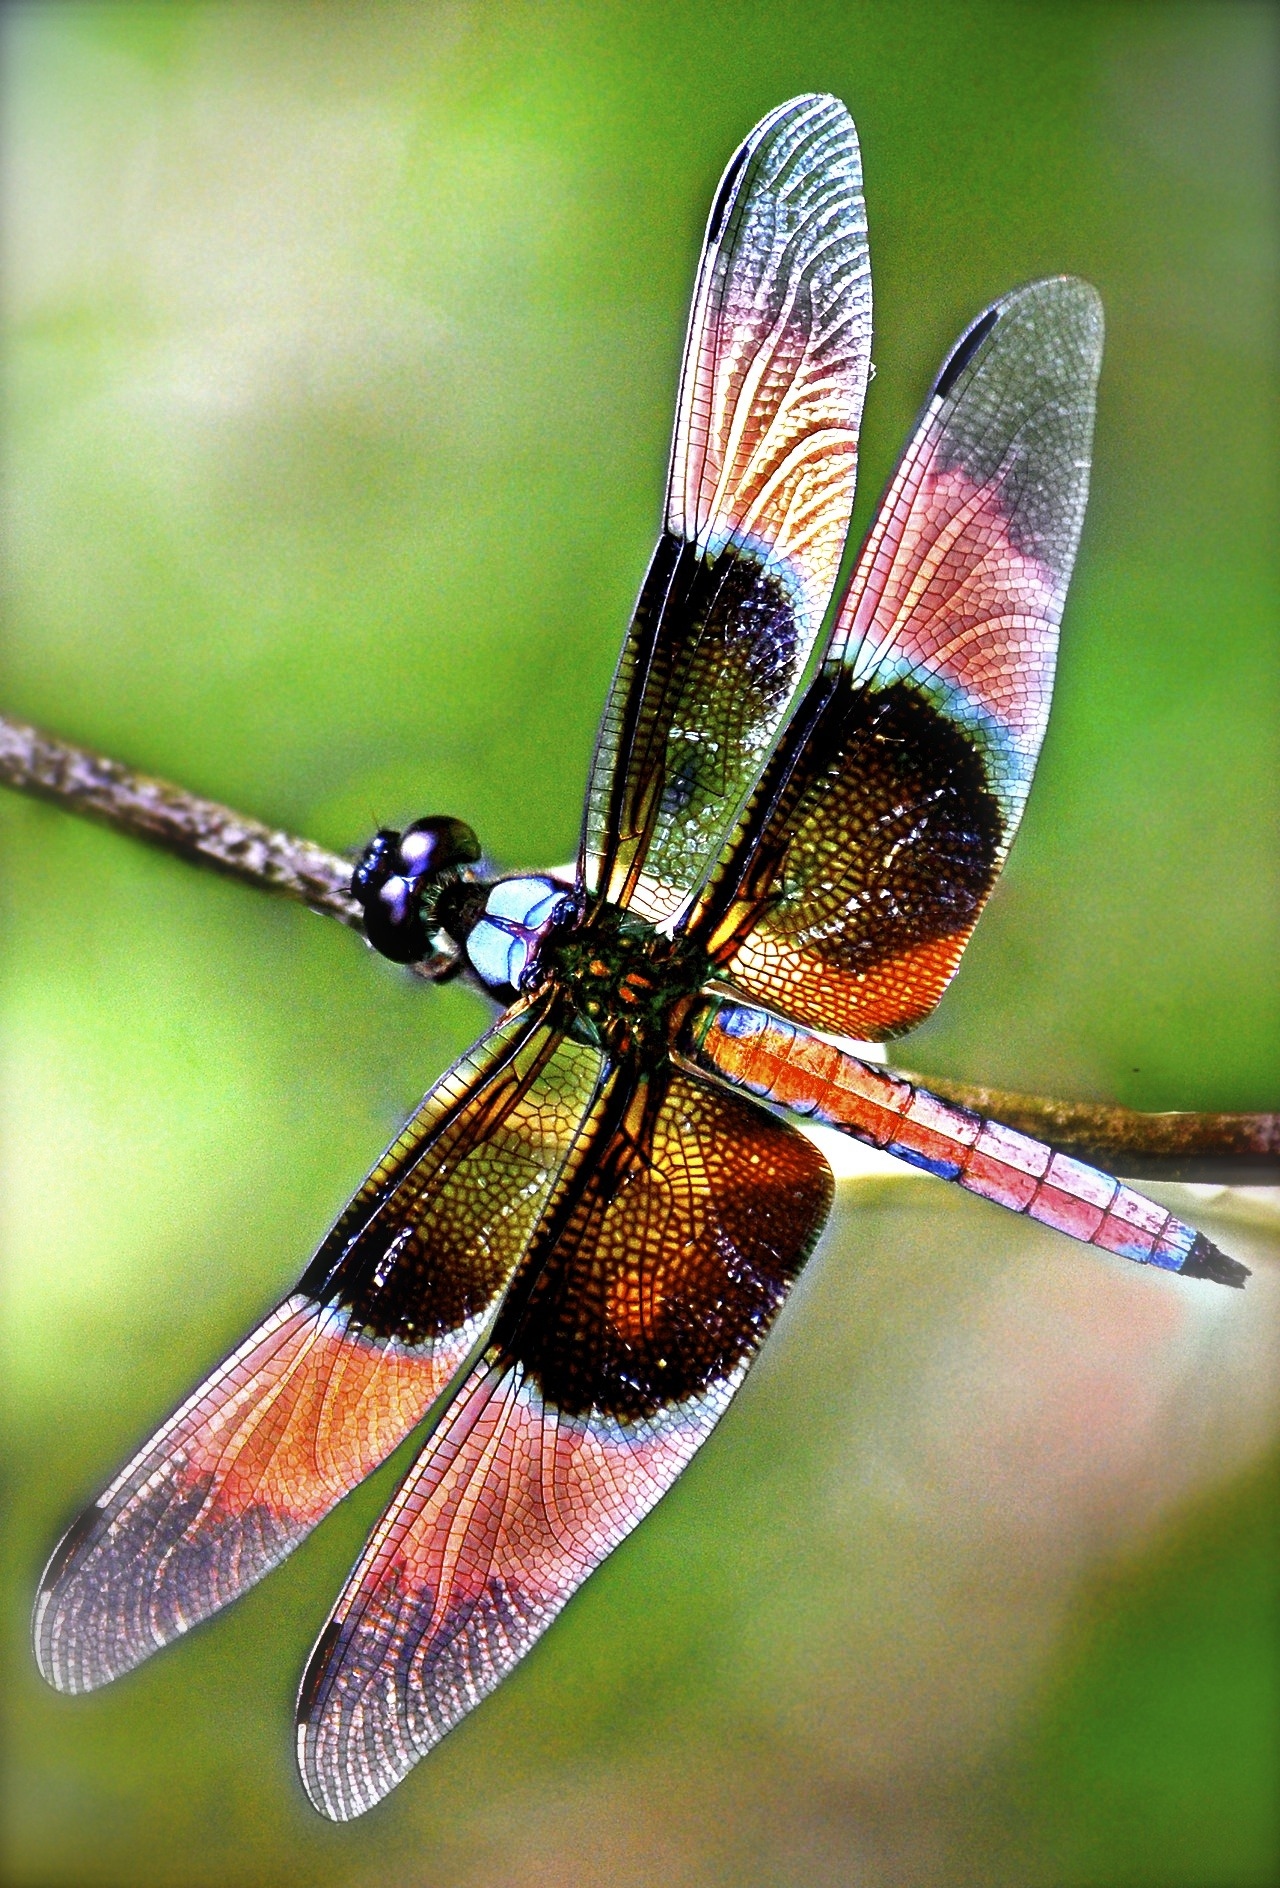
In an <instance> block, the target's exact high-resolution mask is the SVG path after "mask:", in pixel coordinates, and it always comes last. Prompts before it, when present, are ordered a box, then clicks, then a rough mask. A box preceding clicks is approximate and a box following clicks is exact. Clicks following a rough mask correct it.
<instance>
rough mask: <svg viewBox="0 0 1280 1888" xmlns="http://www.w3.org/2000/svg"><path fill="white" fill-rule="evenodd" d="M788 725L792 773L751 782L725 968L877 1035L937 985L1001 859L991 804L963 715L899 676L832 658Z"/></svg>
mask: <svg viewBox="0 0 1280 1888" xmlns="http://www.w3.org/2000/svg"><path fill="white" fill-rule="evenodd" d="M799 728H800V729H801V730H803V752H802V756H801V759H800V761H799V763H798V764H797V765H796V766H795V767H794V770H793V772H792V777H791V780H790V782H788V783H786V784H785V785H784V786H783V787H782V788H781V790H780V791H777V792H776V793H775V790H774V789H772V788H770V787H768V786H766V789H765V792H764V793H763V794H762V796H761V797H762V800H763V801H765V802H766V803H768V802H769V801H770V800H772V802H773V810H772V813H771V816H770V818H769V819H768V821H767V822H766V824H765V826H764V829H763V832H762V833H761V835H760V838H759V841H758V844H757V846H756V849H755V852H754V854H753V855H752V857H751V859H750V861H749V863H748V866H747V871H746V878H747V884H746V885H745V886H744V887H742V888H741V893H742V896H743V897H744V906H743V907H741V908H740V909H739V912H738V914H737V924H738V926H739V935H741V933H742V931H743V930H745V932H746V935H745V936H743V937H742V941H741V942H740V943H739V944H738V945H737V947H736V949H734V950H733V951H732V954H731V955H728V956H727V958H726V959H725V975H726V976H727V978H728V979H729V980H730V981H731V982H732V983H733V984H734V985H735V986H736V987H737V988H739V989H741V990H743V991H745V992H747V993H749V994H750V995H751V996H753V997H755V998H756V999H757V1000H758V1001H760V1002H762V1003H765V1004H767V1005H768V1006H769V1008H771V1009H775V1010H778V1011H780V1012H781V1013H782V1014H783V1015H786V1016H790V1017H793V1018H795V1020H796V1021H798V1022H803V1023H807V1024H808V1025H809V1026H810V1027H811V1028H816V1029H827V1030H831V1031H832V1032H833V1033H834V1034H837V1035H844V1036H854V1037H858V1038H861V1039H865V1040H879V1039H880V1038H882V1037H884V1036H887V1035H891V1034H893V1033H895V1032H896V1031H898V1030H902V1029H907V1028H910V1026H911V1025H912V1024H913V1023H915V1022H918V1021H919V1020H920V1019H921V1018H922V1017H924V1016H927V1015H928V1013H929V1011H930V1010H931V1009H932V1008H933V1006H934V1004H935V1003H936V1002H937V1000H938V998H939V996H940V995H941V993H942V991H943V989H944V988H945V986H946V983H947V981H948V979H949V977H950V975H951V972H952V970H953V969H954V968H955V964H956V962H957V961H958V959H959V957H960V953H961V952H962V950H963V949H964V946H965V943H966V941H967V939H968V937H969V934H970V932H971V931H972V929H973V926H974V924H975V923H976V922H977V919H978V915H979V913H980V912H981V909H982V906H983V903H984V901H985V899H986V897H987V894H988V892H989V891H990V889H991V885H992V882H993V880H994V878H995V876H996V873H997V871H998V869H999V864H1000V860H1001V857H1002V850H1001V847H1002V839H1003V834H1004V821H1003V817H1002V813H1001V808H1000V805H999V802H998V801H997V799H996V796H995V794H994V793H993V792H992V790H991V788H990V785H989V783H988V779H987V774H986V770H985V768H984V765H983V760H982V756H981V754H980V753H979V751H978V749H977V748H976V746H975V745H974V743H973V742H972V741H971V740H970V739H969V738H968V737H967V735H966V732H965V730H964V729H963V728H962V727H960V726H958V725H957V723H956V722H955V721H953V720H951V719H949V718H948V717H946V716H944V715H942V714H940V713H939V712H938V710H937V709H936V708H935V707H934V706H933V704H932V703H931V702H930V701H928V699H927V698H926V697H925V696H924V695H922V694H921V693H919V692H918V691H917V690H915V689H913V688H911V687H910V686H909V685H907V684H904V683H894V684H891V685H890V686H889V687H887V688H884V689H879V690H874V691H872V690H862V689H859V688H857V687H856V686H855V685H854V684H853V681H852V678H851V676H850V674H849V672H848V670H841V671H839V672H838V673H837V674H836V675H835V676H834V677H828V678H824V680H823V682H822V683H820V684H819V687H818V690H817V692H816V696H815V703H814V711H813V712H811V713H810V714H808V715H807V716H806V715H805V714H804V713H803V712H802V715H801V717H800V722H799ZM788 765H789V762H788V761H787V759H786V758H785V757H780V760H779V771H780V773H782V774H784V775H785V771H786V768H787V767H788Z"/></svg>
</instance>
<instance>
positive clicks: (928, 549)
mask: <svg viewBox="0 0 1280 1888" xmlns="http://www.w3.org/2000/svg"><path fill="white" fill-rule="evenodd" d="M940 430H941V428H940V427H938V426H935V427H932V428H926V429H925V430H924V431H923V432H922V433H921V435H920V436H919V437H918V438H917V439H916V441H915V442H914V444H913V446H912V448H911V450H910V451H909V453H908V454H907V457H906V458H905V459H904V461H903V463H902V465H901V466H900V467H899V469H898V474H897V477H896V479H895V481H894V485H893V488H892V489H891V491H890V493H889V496H888V498H887V499H886V501H885V504H884V507H883V509H882V511H881V513H880V516H879V518H878V520H877V523H876V526H875V529H874V531H873V534H872V536H871V538H870V539H869V540H868V543H867V546H866V549H865V551H864V552H863V555H862V559H861V561H860V564H859V568H858V570H857V572H856V573H855V576H854V579H853V582H852V583H851V585H850V588H849V599H850V601H851V602H852V601H853V600H854V599H856V608H855V609H854V610H853V612H852V614H851V616H849V617H848V618H847V620H846V621H844V622H842V623H841V624H840V625H839V626H838V628H837V632H836V638H835V641H834V642H833V645H832V649H831V659H832V660H834V661H847V662H849V664H850V665H851V667H852V669H853V671H854V674H855V676H856V677H857V678H858V679H859V680H865V679H867V678H868V677H870V676H871V675H872V674H874V675H875V680H876V683H877V686H879V687H888V686H890V685H891V684H892V683H894V682H896V681H908V680H910V681H913V682H914V683H915V684H916V685H917V687H919V688H920V689H921V690H922V691H923V692H924V693H925V694H926V695H927V696H932V697H933V698H934V699H935V701H936V704H937V706H938V707H939V708H940V709H941V710H942V711H943V712H944V713H945V714H947V715H948V716H949V717H950V718H951V719H952V720H954V721H957V722H959V723H960V724H961V725H962V726H964V727H966V728H968V729H969V730H970V731H971V732H972V733H973V735H974V737H975V738H976V739H977V741H978V743H979V745H980V747H981V748H982V749H983V751H984V753H985V754H986V757H987V759H988V764H989V766H990V769H991V777H992V783H993V785H994V787H995V789H996V791H997V792H998V793H999V795H1000V797H1001V799H1002V800H1003V801H1005V803H1006V808H1008V807H1009V805H1010V803H1012V805H1013V806H1014V807H1016V808H1017V810H1021V802H1022V800H1023V799H1024V798H1025V795H1026V784H1027V783H1029V780H1030V775H1031V771H1032V769H1033V768H1034V765H1035V759H1036V755H1037V754H1038V752H1039V749H1040V743H1041V741H1042V739H1043V738H1044V730H1045V725H1046V723H1047V721H1048V718H1049V705H1050V699H1051V695H1052V688H1053V666H1054V658H1055V656H1056V653H1057V643H1058V623H1059V621H1060V619H1061V616H1062V606H1063V601H1064V596H1065V591H1066V581H1065V578H1063V579H1056V578H1055V577H1054V574H1053V572H1052V571H1051V570H1049V569H1048V568H1047V567H1046V566H1045V565H1044V564H1042V563H1041V562H1040V561H1039V560H1038V559H1037V558H1035V557H1033V556H1031V555H1029V554H1028V553H1026V552H1025V551H1021V550H1019V549H1018V548H1017V547H1016V546H1015V545H1014V544H1013V543H1012V542H1011V539H1010V528H1009V521H1008V519H1007V517H1006V515H1005V512H1004V509H1003V505H1002V499H1001V494H1002V487H1003V478H1002V476H1001V474H1000V473H999V472H997V473H996V474H994V475H993V476H992V477H991V478H989V479H987V480H986V481H985V482H984V483H982V484H979V483H977V482H976V481H975V480H974V479H973V478H971V477H970V476H969V474H968V473H967V472H965V471H964V469H963V468H962V467H960V466H959V465H953V466H951V467H949V468H948V469H947V470H939V468H938V462H937V447H938V443H939V440H938V434H939V432H940Z"/></svg>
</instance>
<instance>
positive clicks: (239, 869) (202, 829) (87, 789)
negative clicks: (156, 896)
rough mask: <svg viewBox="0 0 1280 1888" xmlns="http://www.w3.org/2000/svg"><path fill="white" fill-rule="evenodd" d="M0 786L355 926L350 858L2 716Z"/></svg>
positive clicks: (357, 913)
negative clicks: (62, 808)
mask: <svg viewBox="0 0 1280 1888" xmlns="http://www.w3.org/2000/svg"><path fill="white" fill-rule="evenodd" d="M0 782H3V783H4V784H5V785H6V786H10V787H17V788H18V789H19V791H20V792H22V793H34V794H37V795H38V796H39V797H40V798H41V799H45V800H53V801H55V802H56V803H57V804H58V805H59V806H61V807H65V808H66V810H67V811H68V812H69V813H84V814H87V815H89V816H90V817H91V818H94V819H100V820H105V821H106V823H107V825H109V826H114V827H116V828H117V830H118V831H120V832H123V833H132V834H133V836H134V837H135V838H137V839H149V840H151V841H152V843H153V844H155V845H158V846H163V847H164V848H165V849H166V851H169V852H176V853H179V854H180V855H181V856H182V857H183V858H184V859H193V860H195V861H197V862H198V863H199V864H201V865H211V866H213V867H215V868H216V870H218V871H220V872H229V873H230V874H231V875H232V876H233V877H234V878H238V879H243V880H244V881H245V883H246V884H249V885H256V886H257V887H258V888H259V890H261V891H269V892H279V893H280V894H281V895H282V896H283V897H285V898H296V899H298V900H299V901H300V902H301V903H302V904H304V905H309V906H310V907H311V909H312V911H319V912H321V913H323V915H324V916H325V917H327V918H337V920H338V921H339V923H340V924H349V925H350V926H351V928H352V929H353V930H355V931H358V930H359V929H360V924H361V918H360V907H359V905H358V904H357V903H356V901H355V899H354V898H352V896H351V889H350V888H351V861H350V859H343V858H341V857H340V856H339V855H338V854H337V853H336V852H326V850H325V848H324V847H323V846H316V845H313V844H312V843H311V841H310V840H309V839H298V838H295V836H294V835H293V834H292V833H282V832H276V831H275V830H274V829H273V828H272V827H270V826H264V825H263V824H262V823H261V821H260V820H256V819H247V818H246V817H245V815H244V814H243V813H235V812H232V810H231V808H230V807H229V806H219V804H218V802H217V801H216V800H202V799H200V798H199V797H198V795H196V794H194V793H188V792H186V791H185V789H184V788H182V787H175V786H173V785H172V784H171V783H170V782H169V781H167V780H155V779H153V778H152V777H151V776H150V775H149V774H139V773H135V772H134V771H133V769H132V768H131V767H125V766H124V765H123V764H122V763H121V762H120V761H118V760H108V759H107V757H106V756H105V755H104V754H95V753H93V752H91V750H90V749H89V748H85V747H74V746H73V745H72V744H71V742H70V741H62V740H59V739H58V737H57V736H56V735H53V734H45V733H44V732H43V730H42V729H40V728H33V727H31V726H29V725H28V723H26V722H25V721H12V720H10V719H9V717H8V716H7V715H0Z"/></svg>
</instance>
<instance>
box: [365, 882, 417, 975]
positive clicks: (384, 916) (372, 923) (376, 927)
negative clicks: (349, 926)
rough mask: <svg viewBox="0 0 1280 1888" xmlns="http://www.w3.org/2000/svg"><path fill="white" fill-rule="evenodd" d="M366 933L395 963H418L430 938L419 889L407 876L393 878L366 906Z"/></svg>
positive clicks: (385, 955)
mask: <svg viewBox="0 0 1280 1888" xmlns="http://www.w3.org/2000/svg"><path fill="white" fill-rule="evenodd" d="M364 934H365V936H366V937H367V938H368V940H369V942H370V943H371V944H372V945H373V948H374V949H375V950H376V951H381V953H382V955H383V956H384V957H389V958H390V959H391V961H392V963H393V964H416V963H418V962H419V961H420V960H421V959H422V958H424V957H425V956H426V955H427V951H428V949H429V947H430V946H429V941H428V938H427V933H426V928H425V926H424V925H423V923H422V918H421V915H420V913H419V909H418V888H417V886H416V885H415V884H413V883H412V882H411V881H410V880H409V879H407V878H401V877H399V876H397V877H395V878H389V879H388V880H387V882H386V884H385V885H382V886H380V887H379V888H378V891H377V893H376V895H375V896H374V897H372V898H371V899H370V900H369V902H368V904H367V905H366V906H365V912H364Z"/></svg>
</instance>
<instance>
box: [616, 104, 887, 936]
mask: <svg viewBox="0 0 1280 1888" xmlns="http://www.w3.org/2000/svg"><path fill="white" fill-rule="evenodd" d="M870 346H871V279H870V272H869V268H868V262H867V245H866V213H865V208H864V205H863V201H862V171H861V161H860V157H859V152H858V141H857V135H856V133H855V131H854V128H853V121H852V119H851V118H850V117H849V114H848V112H847V111H846V110H845V108H844V106H843V105H842V104H841V103H840V102H839V100H838V99H834V98H828V97H819V96H810V97H805V98H798V99H793V100H792V101H791V102H790V104H787V105H783V106H780V107H779V108H778V110H777V111H775V112H772V113H771V114H770V115H769V117H767V118H765V119H764V120H762V122H761V123H760V124H759V125H757V126H756V128H755V130H754V131H753V132H752V134H751V136H750V137H749V138H748V139H747V141H746V143H745V144H744V145H743V146H742V148H741V150H739V152H738V153H737V155H736V156H735V157H734V159H733V162H732V163H731V164H730V166H729V168H728V170H727V171H726V173H725V176H724V179H723V181H722V183H721V186H720V189H719V191H718V193H717V196H716V200H715V204H714V205H713V208H712V211H711V217H710V221H709V222H708V225H707V234H706V241H705V245H704V249H703V255H702V262H701V266H700V268H699V272H698V281H697V287H696V290H695V293H694V299H693V308H692V311H691V314H690V320H689V335H688V340H687V343H686V348H685V359H684V368H683V371H682V374H681V381H680V396H679V404H678V408H677V414H676V426H675V437H674V442H673V446H672V455H671V470H670V477H669V482H668V489H667V507H666V519H665V530H664V533H663V536H662V538H661V539H660V541H659V544H658V548H657V551H656V552H655V554H654V559H653V563H652V565H651V567H650V570H649V574H648V576H647V577H646V579H645V584H644V587H643V589H642V591H641V595H640V600H639V602H638V604H637V606H636V615H635V620H634V622H633V624H632V627H631V630H630V633H629V634H628V637H627V640H626V643H625V644H624V646H623V651H622V657H621V660H620V662H619V666H618V671H617V674H616V675H615V677H614V681H613V686H612V689H611V691H610V694H609V699H608V701H607V703H606V705H605V711H604V717H603V720H602V723H601V728H600V734H599V738H598V742H597V747H596V754H595V759H594V762H593V765H592V773H591V780H590V783H589V786H588V792H587V803H586V811H585V815H584V829H583V857H582V872H583V877H584V882H585V884H586V886H587V889H588V890H590V891H592V892H598V893H600V894H601V895H602V896H605V897H608V898H610V899H612V900H614V901H615V902H618V903H630V904H631V906H632V907H633V908H634V909H635V910H636V911H637V912H638V913H639V914H640V915H642V916H644V917H647V918H649V919H651V920H652V921H654V922H660V921H661V920H663V919H664V918H667V917H670V916H671V915H672V914H674V913H675V912H676V911H678V910H679V908H680V906H681V905H682V904H683V903H684V901H685V899H686V897H687V895H688V893H689V892H690V890H691V889H692V888H693V887H694V885H696V883H697V882H698V880H699V879H700V878H701V876H702V875H703V874H704V872H705V870H706V869H707V867H708V866H709V864H710V862H711V861H712V860H713V859H714V857H715V855H716V853H717V852H718V851H719V849H720V847H721V845H722V843H723V840H724V837H725V835H726V833H727V832H728V830H729V828H730V826H731V825H732V822H733V819H734V816H735V814H736V812H737V811H738V808H739V807H740V805H741V803H742V801H743V800H744V799H745V797H746V796H747V794H748V793H749V791H750V789H751V787H752V785H753V784H754V782H755V780H756V779H757V778H758V776H759V773H760V770H761V768H762V767H763V765H764V763H765V760H766V759H767V756H768V753H769V750H770V748H771V746H772V744H773V741H774V738H775V736H776V734H777V730H778V727H779V725H780V723H781V721H782V718H783V716H784V714H785V712H786V710H787V707H788V705H789V703H790V702H791V700H792V697H793V695H794V692H795V689H796V686H797V683H798V681H799V679H800V676H801V674H802V672H803V671H804V669H805V667H806V664H807V663H808V661H809V658H810V656H811V654H812V652H813V650H814V647H815V644H816V642H817V638H818V634H819V630H820V628H821V626H822V622H823V618H824V616H825V613H826V610H827V606H828V603H829V602H830V599H831V595H832V591H833V589H834V585H835V580H836V576H837V573H838V569H839V564H840V557H841V552H842V549H843V546H844V540H845V534H846V532H847V530H848V525H849V515H850V512H851V510H852V507H853V489H854V474H855V469H856V457H857V446H858V429H859V426H860V423H861V415H862V401H863V394H864V392H865V389H866V382H867V375H868V371H869V358H870Z"/></svg>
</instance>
